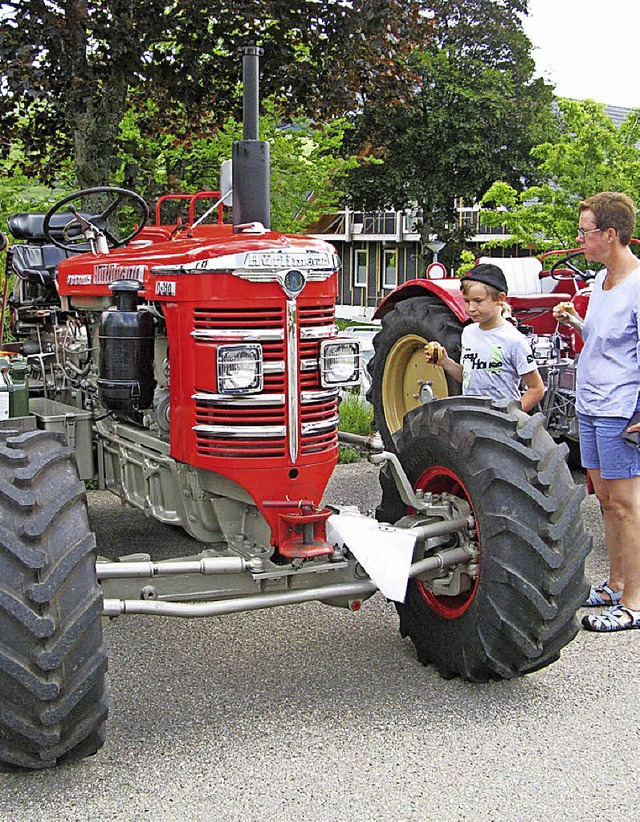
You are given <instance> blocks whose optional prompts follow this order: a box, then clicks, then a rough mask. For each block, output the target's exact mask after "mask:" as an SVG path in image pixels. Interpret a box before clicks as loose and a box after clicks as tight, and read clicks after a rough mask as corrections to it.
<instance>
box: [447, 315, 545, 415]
mask: <svg viewBox="0 0 640 822" xmlns="http://www.w3.org/2000/svg"><path fill="white" fill-rule="evenodd" d="M461 342H462V352H461V355H460V364H461V365H462V393H463V394H465V395H467V396H475V397H478V396H480V397H491V399H514V400H519V399H520V396H521V394H520V377H522V376H523V375H524V374H529V373H531V371H535V370H536V361H535V359H534V356H533V354H532V352H531V346H530V345H529V342H528V340H527V338H526V337H525V336H524V334H521V333H520V331H518V329H517V328H515V327H514V326H513V325H512V324H511V323H509V322H505V323H504V324H503V325H500V326H498V327H497V328H492V329H490V330H489V331H483V330H482V329H481V328H480V326H479V325H478V323H473V324H472V325H466V326H465V327H464V328H463V329H462V340H461Z"/></svg>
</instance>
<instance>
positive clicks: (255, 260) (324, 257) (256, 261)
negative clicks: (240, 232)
mask: <svg viewBox="0 0 640 822" xmlns="http://www.w3.org/2000/svg"><path fill="white" fill-rule="evenodd" d="M244 267H245V268H247V269H255V268H271V269H276V270H277V269H283V268H297V269H300V268H332V260H331V257H330V255H329V254H327V253H325V252H322V251H315V250H312V249H305V250H301V251H250V252H248V253H247V254H245V258H244Z"/></svg>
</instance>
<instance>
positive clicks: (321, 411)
mask: <svg viewBox="0 0 640 822" xmlns="http://www.w3.org/2000/svg"><path fill="white" fill-rule="evenodd" d="M193 328H194V330H193V331H192V337H193V338H194V339H196V340H198V342H199V343H205V344H206V343H209V342H210V343H211V344H216V345H218V344H224V343H228V342H242V341H250V342H259V343H260V344H261V346H262V351H263V358H264V388H263V390H262V392H260V393H259V394H247V395H241V396H233V395H220V394H214V393H212V392H211V391H206V390H202V388H200V387H198V385H197V384H196V386H195V392H194V395H193V400H194V402H195V412H196V425H195V434H196V450H197V453H198V454H200V455H202V456H204V457H233V458H256V457H262V458H268V457H280V458H284V457H286V456H287V449H288V442H289V437H288V434H289V425H290V419H289V413H288V405H287V398H286V390H287V379H286V373H285V363H286V356H287V355H286V352H287V340H286V317H285V309H284V308H277V309H274V308H273V307H265V308H263V307H259V306H257V307H255V308H249V309H244V308H243V309H229V308H222V309H195V310H194V317H193ZM336 333H337V328H336V326H335V325H334V320H333V305H332V304H328V305H321V306H298V307H297V336H298V339H297V349H298V362H297V363H295V364H294V367H295V368H297V370H298V373H297V386H298V398H297V401H298V407H299V413H298V415H297V416H298V419H299V425H300V431H299V437H298V441H299V452H298V453H299V454H300V455H308V454H317V453H321V452H323V451H328V450H331V449H333V448H335V447H336V445H337V427H338V411H337V407H338V406H337V402H338V391H337V389H330V390H327V389H322V388H321V386H320V369H319V357H320V342H321V341H322V340H323V339H327V338H328V337H332V336H335V334H336ZM196 379H197V377H196ZM294 461H295V459H294Z"/></svg>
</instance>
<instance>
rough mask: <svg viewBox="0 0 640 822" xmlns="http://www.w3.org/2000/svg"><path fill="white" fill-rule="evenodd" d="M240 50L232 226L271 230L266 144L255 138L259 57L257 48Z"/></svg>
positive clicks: (257, 120)
mask: <svg viewBox="0 0 640 822" xmlns="http://www.w3.org/2000/svg"><path fill="white" fill-rule="evenodd" d="M241 51H242V85H243V113H242V122H243V126H242V137H243V139H242V140H236V141H235V142H234V144H233V155H232V156H233V227H234V231H237V230H238V226H240V225H243V224H245V223H253V222H259V223H262V225H263V226H264V227H265V228H267V229H269V228H271V203H270V197H271V189H270V180H269V178H270V162H269V143H267V142H266V141H265V140H259V139H258V136H259V134H258V132H259V94H258V76H259V58H260V55H261V54H262V53H263V52H262V49H261V48H259V47H258V46H245V47H244V48H242V49H241Z"/></svg>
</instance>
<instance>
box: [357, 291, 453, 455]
mask: <svg viewBox="0 0 640 822" xmlns="http://www.w3.org/2000/svg"><path fill="white" fill-rule="evenodd" d="M462 327H463V324H462V323H461V322H460V320H459V319H458V318H457V317H456V316H455V315H454V314H453V313H452V312H451V310H450V309H449V308H447V306H446V305H444V303H443V302H442V301H441V300H439V299H438V298H437V297H436V296H425V297H411V298H410V299H407V300H405V301H403V302H400V303H398V304H397V305H396V306H395V308H394V309H393V311H390V312H389V313H388V314H386V315H385V316H384V317H383V318H382V329H381V330H380V331H379V332H378V334H376V336H375V338H374V340H373V347H374V355H373V357H372V358H371V362H370V363H369V372H370V374H371V388H370V389H369V391H368V393H367V399H368V400H369V402H371V404H372V405H373V426H374V428H376V429H377V430H378V431H379V432H380V436H381V437H382V441H383V442H384V444H385V447H386V448H393V447H394V446H393V434H395V432H396V431H398V430H399V429H400V428H402V421H403V419H404V417H405V414H407V413H408V412H409V411H412V410H413V409H414V408H417V407H418V406H420V405H422V404H423V403H425V402H428V401H430V400H431V399H433V398H434V397H435V398H437V399H441V398H443V397H450V396H455V395H457V394H460V390H461V387H460V383H459V382H457V381H456V380H454V379H453V378H452V377H450V376H449V375H448V374H447V373H446V372H445V371H444V370H443V369H442V368H441V367H440V366H436V365H429V364H428V363H427V362H426V360H425V356H424V345H425V343H427V342H429V341H431V340H437V342H439V343H440V344H441V345H443V346H444V347H445V348H446V349H447V352H448V354H449V356H450V357H452V358H453V359H454V360H459V358H460V337H461V335H462Z"/></svg>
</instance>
